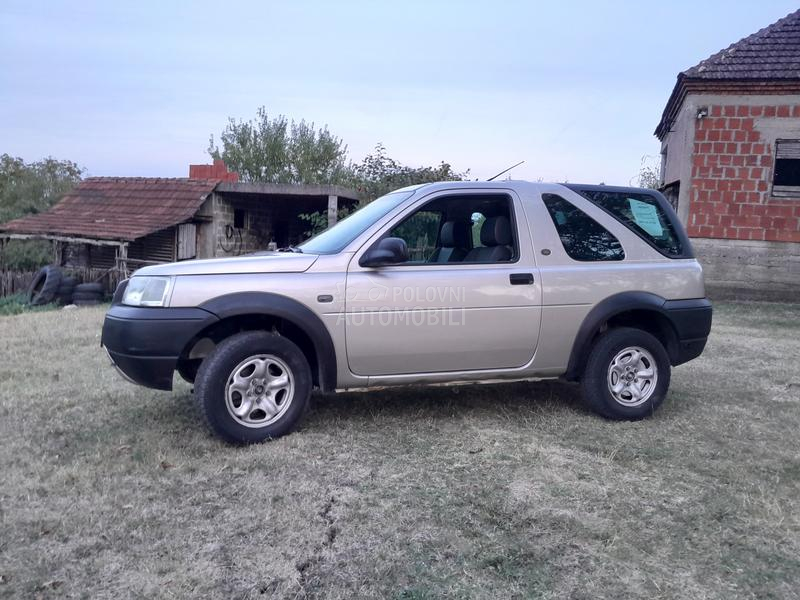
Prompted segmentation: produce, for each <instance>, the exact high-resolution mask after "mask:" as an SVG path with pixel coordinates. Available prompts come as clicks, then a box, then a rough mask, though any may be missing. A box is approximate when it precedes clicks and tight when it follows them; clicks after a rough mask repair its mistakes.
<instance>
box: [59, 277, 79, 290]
mask: <svg viewBox="0 0 800 600" xmlns="http://www.w3.org/2000/svg"><path fill="white" fill-rule="evenodd" d="M76 283H77V282H76V281H75V278H74V277H68V276H67V275H63V276H62V277H61V284H60V285H59V287H60V288H69V289H70V290H73V289H75V284H76Z"/></svg>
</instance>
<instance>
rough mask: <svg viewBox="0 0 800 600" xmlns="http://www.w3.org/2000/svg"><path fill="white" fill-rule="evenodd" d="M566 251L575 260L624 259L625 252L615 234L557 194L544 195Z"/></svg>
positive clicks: (543, 198) (545, 202) (543, 197)
mask: <svg viewBox="0 0 800 600" xmlns="http://www.w3.org/2000/svg"><path fill="white" fill-rule="evenodd" d="M542 200H543V201H544V205H545V206H546V207H547V211H548V212H549V213H550V218H551V219H553V224H554V225H555V226H556V231H558V236H559V237H560V238H561V244H562V245H563V246H564V250H565V251H566V253H567V255H568V256H569V257H570V258H571V259H572V260H579V261H581V262H593V261H600V260H623V259H624V258H625V251H624V250H623V249H622V245H621V244H620V243H619V240H618V239H617V238H616V237H614V235H613V234H612V233H611V232H610V231H608V230H607V229H606V228H605V227H603V226H602V225H600V223H598V222H597V221H595V220H594V219H593V218H592V217H590V216H589V215H587V214H586V213H585V212H583V211H582V210H581V209H579V208H578V207H576V206H574V205H573V204H571V203H570V202H568V201H567V200H565V199H564V198H562V197H561V196H558V195H557V194H542Z"/></svg>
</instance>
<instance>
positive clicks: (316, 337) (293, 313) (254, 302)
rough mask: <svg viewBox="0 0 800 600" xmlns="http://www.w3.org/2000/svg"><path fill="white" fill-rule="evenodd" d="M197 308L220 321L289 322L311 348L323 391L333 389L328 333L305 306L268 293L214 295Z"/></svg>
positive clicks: (333, 369) (333, 355)
mask: <svg viewBox="0 0 800 600" xmlns="http://www.w3.org/2000/svg"><path fill="white" fill-rule="evenodd" d="M198 308H202V309H203V310H207V311H208V312H210V313H212V314H214V315H215V316H216V317H217V318H218V319H219V320H220V321H221V320H223V319H227V318H229V317H237V316H241V315H253V314H258V315H265V316H270V317H277V318H279V319H283V320H285V321H288V322H290V323H292V324H293V325H294V326H295V327H297V328H298V329H300V330H301V331H302V332H303V333H304V334H305V335H307V336H308V338H309V339H310V340H311V343H312V344H313V345H314V352H315V353H316V355H317V364H318V366H319V385H320V388H321V389H322V391H324V392H330V391H333V390H335V389H336V368H337V365H336V349H335V348H334V345H333V340H332V339H331V335H330V333H328V329H327V327H325V324H324V323H323V322H322V319H320V318H319V317H318V316H317V315H316V314H315V313H314V311H312V310H311V309H310V308H308V307H307V306H306V305H305V304H302V303H301V302H298V301H297V300H293V299H291V298H288V297H286V296H281V295H280V294H273V293H270V292H234V293H232V294H225V295H223V296H217V297H216V298H213V299H212V300H208V301H206V302H203V303H202V304H200V306H199V307H198Z"/></svg>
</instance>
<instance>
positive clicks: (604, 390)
mask: <svg viewBox="0 0 800 600" xmlns="http://www.w3.org/2000/svg"><path fill="white" fill-rule="evenodd" d="M629 348H640V349H643V350H645V351H646V353H649V355H650V357H652V361H650V357H646V356H642V358H641V359H640V360H641V362H637V365H639V367H638V368H639V369H641V370H639V371H638V372H639V373H644V372H646V369H647V364H648V363H650V362H652V363H653V365H652V366H653V370H654V373H655V374H656V375H657V377H656V378H655V382H653V381H652V380H651V381H650V383H649V384H648V383H647V378H646V377H645V378H642V379H637V378H636V371H637V368H634V367H633V366H628V365H626V363H625V362H624V360H625V358H626V355H625V354H622V360H621V362H619V363H618V366H619V368H620V369H628V368H630V369H631V375H627V374H626V375H624V376H623V379H620V378H619V377H618V376H617V375H616V374H615V375H614V376H613V378H612V380H616V381H619V382H620V384H621V388H622V391H621V392H618V393H619V395H620V397H621V399H620V400H618V399H617V398H616V397H615V395H614V393H612V390H611V387H612V386H611V383H610V382H609V378H610V377H612V376H611V375H610V371H611V367H612V363H613V362H614V359H615V357H617V356H618V355H620V354H621V353H623V352H624V351H625V350H626V349H629ZM627 357H628V358H632V357H633V355H632V354H629V355H627ZM670 374H671V367H670V362H669V355H667V351H666V350H665V349H664V346H662V345H661V342H659V341H658V339H656V338H655V337H654V336H653V335H651V334H649V333H647V332H646V331H642V330H641V329H634V328H630V327H619V328H615V329H611V330H609V331H608V332H606V333H605V334H603V335H602V336H601V337H600V338H599V339H598V340H597V341H596V342H595V344H594V345H593V346H592V349H591V351H590V353H589V359H588V360H587V362H586V368H585V369H584V373H583V378H582V380H581V391H582V392H583V400H584V402H585V404H586V406H587V407H588V408H590V409H591V410H593V411H594V412H596V413H598V414H600V415H603V416H604V417H607V418H609V419H618V420H635V419H643V418H644V417H648V416H650V415H652V414H653V413H654V412H655V411H656V409H657V408H658V407H659V406H660V405H661V403H662V402H663V401H664V398H665V397H666V395H667V390H668V389H669V380H670ZM624 377H631V381H630V383H629V385H631V386H634V388H629V387H628V386H626V385H625V380H624ZM628 389H635V390H636V391H638V390H639V389H641V390H642V391H643V394H642V395H644V396H645V397H646V398H645V400H644V401H641V400H640V399H637V398H635V397H634V395H633V392H631V391H628ZM625 396H629V398H626V397H625ZM636 402H641V403H640V404H635V403H636Z"/></svg>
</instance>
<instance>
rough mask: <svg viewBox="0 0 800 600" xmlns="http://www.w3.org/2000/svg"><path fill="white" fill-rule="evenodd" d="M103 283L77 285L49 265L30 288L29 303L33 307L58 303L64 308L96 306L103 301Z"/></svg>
mask: <svg viewBox="0 0 800 600" xmlns="http://www.w3.org/2000/svg"><path fill="white" fill-rule="evenodd" d="M104 293H105V290H104V289H103V284H102V283H76V282H75V279H74V278H73V277H67V276H65V275H64V274H63V273H62V272H61V269H59V268H58V267H56V266H53V265H48V266H46V267H42V269H41V270H40V271H39V272H38V273H37V274H36V276H35V277H34V278H33V281H31V284H30V285H29V286H28V292H27V301H28V304H29V305H31V306H42V305H44V304H50V303H51V302H58V303H59V304H61V305H62V306H64V305H66V304H77V305H78V306H95V305H97V304H100V303H101V302H102V301H103V296H104Z"/></svg>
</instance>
